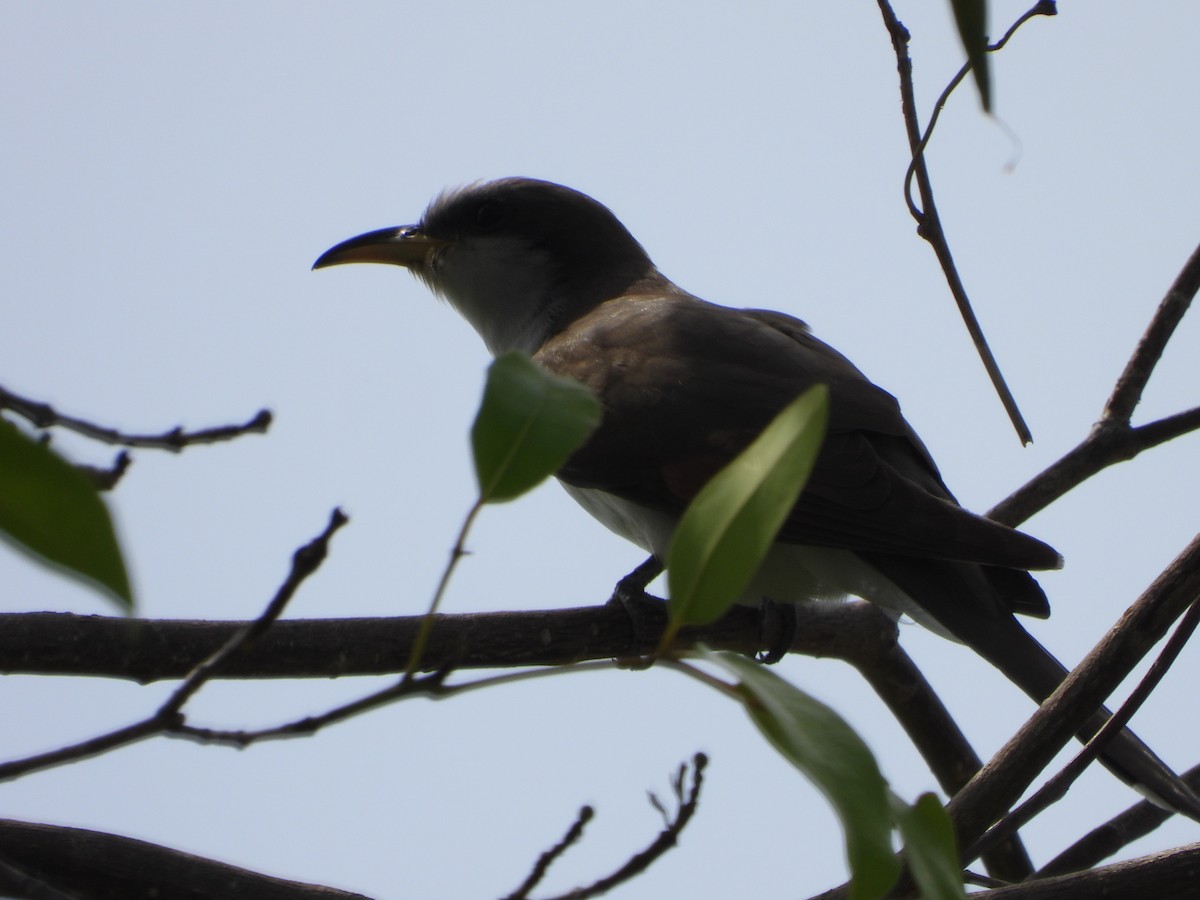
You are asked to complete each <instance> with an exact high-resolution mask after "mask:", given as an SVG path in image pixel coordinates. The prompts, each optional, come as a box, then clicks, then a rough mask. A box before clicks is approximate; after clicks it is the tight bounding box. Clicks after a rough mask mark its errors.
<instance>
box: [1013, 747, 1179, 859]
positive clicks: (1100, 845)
mask: <svg viewBox="0 0 1200 900" xmlns="http://www.w3.org/2000/svg"><path fill="white" fill-rule="evenodd" d="M1180 777H1181V778H1182V780H1183V782H1184V783H1185V784H1186V785H1187V786H1188V787H1190V788H1192V789H1193V790H1200V766H1194V767H1193V768H1191V769H1189V770H1188V771H1187V772H1185V773H1184V774H1183V775H1182V776H1180ZM1171 815H1172V813H1171V812H1170V810H1166V809H1163V808H1162V807H1161V806H1155V805H1154V804H1153V803H1151V802H1150V801H1149V800H1142V801H1141V802H1140V803H1135V804H1134V805H1133V806H1131V807H1129V809H1127V810H1125V811H1124V812H1123V813H1121V814H1120V815H1118V816H1114V817H1113V818H1112V819H1110V820H1109V821H1107V822H1105V823H1104V824H1103V825H1101V826H1100V827H1098V828H1094V829H1092V830H1091V831H1089V832H1088V833H1087V834H1085V835H1084V836H1083V837H1082V838H1080V839H1079V840H1078V841H1076V842H1075V843H1074V844H1072V845H1071V846H1070V847H1068V848H1067V849H1066V850H1064V851H1063V852H1062V853H1060V854H1058V856H1056V857H1054V859H1052V860H1050V862H1048V863H1046V865H1044V866H1042V868H1041V869H1039V870H1038V873H1037V874H1038V877H1039V878H1045V877H1050V876H1052V875H1065V874H1066V873H1068V872H1080V871H1082V870H1084V869H1090V868H1091V867H1092V866H1095V865H1097V864H1098V863H1099V862H1101V861H1102V860H1105V859H1108V858H1109V857H1110V856H1112V855H1114V854H1116V853H1118V852H1120V851H1121V850H1122V849H1123V848H1124V847H1127V846H1129V845H1130V844H1132V843H1133V842H1134V841H1136V840H1138V839H1139V838H1143V837H1145V836H1146V835H1148V834H1149V833H1150V832H1152V831H1154V829H1156V828H1158V826H1159V825H1161V824H1162V823H1163V822H1165V821H1167V819H1169V818H1170V817H1171Z"/></svg>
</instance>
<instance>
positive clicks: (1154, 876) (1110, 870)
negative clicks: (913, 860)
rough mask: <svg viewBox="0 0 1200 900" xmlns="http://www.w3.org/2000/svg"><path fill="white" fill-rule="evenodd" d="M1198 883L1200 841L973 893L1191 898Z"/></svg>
mask: <svg viewBox="0 0 1200 900" xmlns="http://www.w3.org/2000/svg"><path fill="white" fill-rule="evenodd" d="M1197 884H1200V844H1189V845H1187V846H1184V847H1177V848H1175V849H1174V850H1166V851H1164V852H1162V853H1155V854H1152V855H1150V856H1143V857H1140V858H1138V859H1131V860H1127V861H1125V862H1119V863H1115V864H1114V865H1111V866H1105V867H1103V868H1100V869H1089V870H1088V871H1086V872H1076V873H1074V874H1071V875H1059V876H1057V877H1055V878H1043V879H1040V880H1038V881H1031V882H1029V883H1028V884H1018V885H1012V886H1010V887H1003V888H997V889H995V890H992V891H985V892H983V893H981V894H973V895H972V896H973V897H978V898H986V900H1078V898H1081V897H1109V898H1117V897H1137V898H1143V897H1164V898H1165V897H1192V896H1195V893H1196V885H1197Z"/></svg>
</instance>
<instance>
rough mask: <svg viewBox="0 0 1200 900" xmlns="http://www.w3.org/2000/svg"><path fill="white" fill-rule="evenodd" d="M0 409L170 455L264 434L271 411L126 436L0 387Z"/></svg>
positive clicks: (41, 424) (99, 438)
mask: <svg viewBox="0 0 1200 900" xmlns="http://www.w3.org/2000/svg"><path fill="white" fill-rule="evenodd" d="M0 409H9V410H12V411H13V412H14V413H16V414H17V415H19V416H21V417H22V418H24V419H25V420H27V421H28V422H29V423H30V424H31V425H33V426H34V427H35V428H55V427H58V428H66V429H68V430H69V431H74V432H75V433H76V434H82V435H83V436H84V437H89V438H92V439H93V440H97V441H101V442H103V443H105V444H116V445H118V446H122V447H144V448H150V449H154V450H170V451H171V452H173V453H178V452H179V451H180V450H182V449H183V448H184V447H190V446H192V445H194V444H215V443H218V442H220V441H231V440H233V439H234V438H239V437H241V436H242V435H244V434H255V433H256V434H265V433H266V431H267V429H268V428H269V427H270V425H271V411H270V410H267V409H262V410H259V411H258V412H257V413H255V415H254V416H253V418H251V419H250V420H249V421H247V422H245V423H244V424H242V425H220V426H217V427H215V428H202V429H200V430H198V431H184V429H183V426H182V425H177V426H175V427H174V428H172V429H171V430H170V431H164V432H162V433H160V434H128V433H125V432H122V431H118V430H117V429H115V428H109V427H107V426H104V425H97V424H95V423H93V422H89V421H87V420H86V419H78V418H75V417H74V416H68V415H65V414H63V413H60V412H58V410H56V409H55V408H54V407H52V406H51V405H50V404H49V403H42V402H40V401H38V400H31V399H29V398H28V397H22V396H20V395H19V394H14V393H13V392H12V391H10V390H7V389H5V388H3V387H0Z"/></svg>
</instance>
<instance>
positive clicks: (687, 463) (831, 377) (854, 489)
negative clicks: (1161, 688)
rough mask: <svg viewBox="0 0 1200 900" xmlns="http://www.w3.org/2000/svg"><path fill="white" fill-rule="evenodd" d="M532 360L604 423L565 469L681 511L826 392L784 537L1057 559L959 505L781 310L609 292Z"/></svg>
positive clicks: (980, 556) (895, 427) (895, 410)
mask: <svg viewBox="0 0 1200 900" xmlns="http://www.w3.org/2000/svg"><path fill="white" fill-rule="evenodd" d="M535 359H537V361H538V362H539V363H540V364H541V365H543V366H545V367H546V368H547V369H549V370H551V371H554V372H558V373H559V374H565V375H570V376H572V377H574V378H577V379H579V380H580V381H582V382H584V383H585V384H587V385H588V386H589V387H591V388H592V389H593V390H594V391H595V392H596V393H597V394H598V395H599V397H600V400H601V403H602V405H603V406H604V409H605V415H604V419H603V421H602V423H601V425H600V427H599V429H598V430H597V431H596V432H595V433H594V434H593V436H592V438H591V439H590V440H589V442H588V443H587V444H586V445H585V446H584V447H583V448H582V449H581V450H580V451H578V452H577V453H576V454H575V455H574V456H573V457H572V458H571V459H570V460H569V461H568V463H567V465H566V466H565V467H564V468H563V469H562V470H561V471H560V472H559V477H560V478H562V479H563V480H564V481H566V482H568V483H570V484H573V485H576V486H578V487H587V488H598V489H601V490H604V491H608V492H610V493H613V494H616V495H618V496H621V497H624V498H626V499H629V500H632V501H634V502H636V503H639V504H641V505H644V506H647V507H650V508H652V509H660V510H664V511H668V512H679V511H681V510H682V509H683V507H684V506H686V504H687V503H688V501H690V500H691V498H692V497H693V496H695V493H696V492H697V491H698V490H699V489H700V487H701V486H702V485H703V484H704V483H705V482H706V481H707V480H708V479H709V478H710V477H712V475H714V474H715V473H716V472H717V471H719V470H720V469H721V468H722V467H723V466H724V465H725V464H726V463H728V462H729V461H730V460H731V459H732V458H733V457H734V456H735V455H737V453H739V452H740V451H741V450H742V449H744V448H745V447H746V446H747V445H748V444H749V443H750V441H752V440H753V439H754V437H755V436H757V435H758V433H759V432H760V431H761V430H762V429H763V427H765V426H766V425H767V423H768V422H770V421H771V419H772V418H773V417H774V416H775V415H776V414H777V413H778V412H779V411H780V410H781V409H782V408H783V407H784V406H785V405H787V404H788V403H789V402H791V400H793V399H794V398H795V397H796V396H798V395H799V394H800V393H801V392H803V391H804V390H806V389H807V388H808V387H810V386H811V385H814V384H818V383H823V384H826V385H828V387H829V391H830V418H829V428H828V435H827V437H826V441H825V445H824V447H823V448H822V451H821V453H820V455H819V457H818V459H817V463H816V465H815V467H814V469H813V472H812V475H811V477H810V479H809V482H808V485H807V486H806V487H805V489H804V492H803V494H802V495H801V497H800V501H799V502H798V503H797V504H796V507H795V508H794V509H793V511H792V513H791V515H790V516H789V518H788V520H787V522H786V523H785V524H784V526H783V529H782V531H781V533H780V538H781V539H782V540H784V541H788V542H793V543H802V544H814V545H819V546H828V547H840V548H846V549H850V550H855V551H863V552H881V553H892V554H899V555H906V556H917V557H924V558H931V559H951V560H960V561H964V562H973V563H980V564H983V565H989V566H1002V567H1006V568H1016V569H1045V568H1055V567H1057V566H1058V565H1059V564H1060V559H1059V556H1058V554H1057V553H1056V552H1055V551H1054V550H1053V549H1052V548H1050V547H1048V546H1047V545H1045V544H1043V543H1042V542H1041V541H1038V540H1036V539H1035V538H1032V537H1029V536H1027V535H1024V534H1021V533H1020V532H1017V531H1014V530H1012V529H1010V528H1007V527H1005V526H1003V525H1000V524H998V523H996V522H992V521H990V520H988V519H984V518H982V517H980V516H976V515H974V514H973V513H970V512H968V511H966V510H964V509H963V508H962V507H960V506H959V505H958V504H957V503H956V502H955V500H954V498H953V496H951V494H950V492H949V491H948V490H947V489H946V487H945V485H944V484H943V483H942V480H941V476H940V475H939V474H938V471H937V468H936V466H935V465H934V464H933V460H932V459H931V458H930V456H929V453H928V451H927V450H926V449H925V447H924V445H923V444H922V443H921V441H920V440H919V439H918V438H917V436H916V435H915V434H914V433H913V431H912V429H911V428H910V427H909V425H908V423H907V422H905V420H904V417H903V416H902V415H901V413H900V407H899V404H897V402H896V399H895V398H894V397H892V395H891V394H888V393H887V392H886V391H884V390H882V389H880V388H878V387H876V386H875V385H874V384H872V383H871V382H870V381H869V380H868V379H867V378H866V377H865V376H864V375H863V374H862V373H861V372H859V371H858V369H856V368H855V367H854V366H853V365H852V364H851V363H850V362H849V361H848V360H847V359H846V358H845V357H843V356H842V355H841V354H839V353H837V352H836V351H835V350H833V349H832V348H830V347H828V346H826V345H825V344H823V343H821V342H820V341H819V340H817V339H816V338H814V337H813V336H812V335H811V334H809V332H808V330H807V328H806V327H805V326H804V325H803V323H801V322H799V321H798V320H796V319H792V318H791V317H789V316H785V315H783V314H781V313H773V312H765V311H758V310H749V311H745V310H733V309H729V308H726V307H721V306H715V305H713V304H710V303H706V302H704V301H702V300H699V299H697V298H695V297H692V296H691V295H687V294H683V293H682V292H680V293H679V294H669V295H660V296H641V297H622V298H618V299H615V300H610V301H608V302H606V303H604V304H601V305H600V306H599V307H597V308H596V309H594V310H593V311H592V312H590V313H589V314H587V315H586V316H584V317H583V318H581V319H579V320H577V321H576V322H574V323H572V324H571V326H570V327H569V328H567V329H565V330H564V331H562V332H560V333H559V334H558V335H556V336H555V337H553V338H551V339H550V340H549V341H547V342H546V344H545V345H543V347H542V348H541V349H540V350H539V351H538V353H537V354H536V355H535Z"/></svg>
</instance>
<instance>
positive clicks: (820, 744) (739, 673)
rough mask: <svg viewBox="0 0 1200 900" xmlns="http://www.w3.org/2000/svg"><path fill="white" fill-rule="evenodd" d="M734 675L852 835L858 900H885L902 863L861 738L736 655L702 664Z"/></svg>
mask: <svg viewBox="0 0 1200 900" xmlns="http://www.w3.org/2000/svg"><path fill="white" fill-rule="evenodd" d="M701 658H702V659H707V660H709V661H711V662H715V663H717V664H718V665H720V666H722V667H723V668H724V669H726V670H727V671H729V672H731V673H732V674H733V675H734V676H735V677H736V678H737V679H738V681H739V684H738V687H737V691H738V693H739V694H740V695H741V696H742V702H743V703H744V705H745V707H746V711H747V712H748V713H749V714H750V718H751V719H752V720H753V721H754V724H755V725H757V726H758V728H759V730H760V731H761V732H762V733H763V734H764V735H765V736H766V738H767V740H768V741H770V742H771V744H772V745H773V746H774V747H775V749H776V750H778V751H779V752H780V753H781V754H782V755H783V756H784V757H785V758H786V759H787V760H788V762H790V763H791V764H792V765H794V766H795V767H796V768H797V769H799V770H800V771H801V772H803V773H804V774H805V775H806V776H807V777H808V778H809V780H811V781H812V783H813V784H814V785H816V786H817V788H818V789H819V790H820V791H821V793H823V794H824V795H825V797H826V798H827V799H828V800H829V802H830V804H832V806H833V808H834V811H835V812H836V813H837V815H838V818H839V819H841V822H842V829H843V830H844V831H845V833H846V857H847V860H848V861H849V864H850V878H851V885H850V896H851V898H853V900H874V898H877V897H882V896H883V895H884V894H885V893H886V892H887V890H888V889H889V888H890V887H891V886H892V884H894V883H895V881H896V878H897V876H898V875H899V873H900V862H899V860H897V858H896V854H895V852H894V851H893V850H892V842H891V833H892V812H891V809H890V808H889V804H888V790H887V782H886V781H884V778H883V775H882V774H880V772H879V766H878V765H876V763H875V757H874V756H872V755H871V751H870V749H869V748H868V747H867V745H866V744H865V743H863V740H862V738H860V737H859V736H858V735H857V734H856V733H855V731H854V729H852V728H851V727H850V726H849V725H847V724H846V722H845V720H844V719H842V717H841V716H839V715H838V714H837V713H836V712H834V711H833V710H832V709H830V708H829V707H828V706H826V705H825V704H824V703H821V702H820V701H819V700H816V699H814V698H813V697H810V696H809V695H808V694H806V693H804V692H803V691H801V690H800V689H799V688H797V687H795V686H793V685H791V684H789V683H788V682H786V681H784V680H783V679H782V678H780V677H779V676H778V675H775V674H774V673H772V672H768V671H767V670H766V668H764V667H763V666H762V665H761V664H759V663H757V662H754V661H753V660H750V659H747V658H746V657H744V656H739V655H737V654H735V653H708V654H705V655H704V656H702V657H701Z"/></svg>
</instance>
